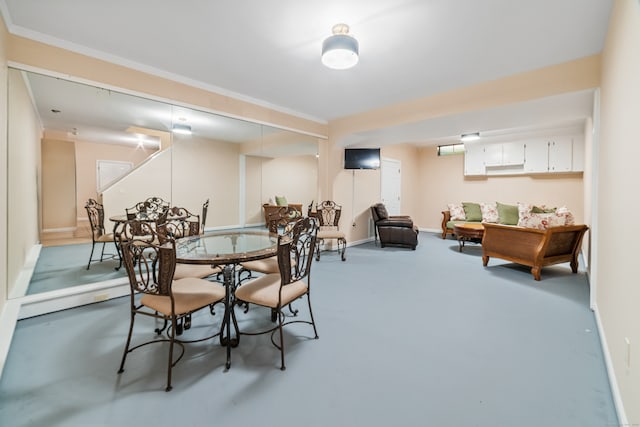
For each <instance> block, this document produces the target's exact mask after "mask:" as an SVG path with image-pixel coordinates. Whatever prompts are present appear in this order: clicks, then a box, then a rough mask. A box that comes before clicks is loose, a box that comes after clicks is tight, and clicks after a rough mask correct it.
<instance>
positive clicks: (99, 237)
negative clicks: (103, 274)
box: [84, 199, 114, 270]
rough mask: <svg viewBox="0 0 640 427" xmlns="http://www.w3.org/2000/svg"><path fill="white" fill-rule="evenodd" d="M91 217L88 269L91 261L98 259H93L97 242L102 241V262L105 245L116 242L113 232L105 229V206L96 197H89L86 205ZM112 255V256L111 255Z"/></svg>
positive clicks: (88, 214)
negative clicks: (106, 231)
mask: <svg viewBox="0 0 640 427" xmlns="http://www.w3.org/2000/svg"><path fill="white" fill-rule="evenodd" d="M84 208H85V209H86V210H87V216H88V217H89V224H90V225H91V254H90V255H89V262H88V263H87V270H89V268H90V267H91V262H93V261H98V260H97V259H96V260H94V259H93V251H94V249H95V247H96V243H102V251H101V253H100V262H102V260H103V259H104V247H105V245H106V244H107V243H109V242H111V243H114V240H113V233H105V229H104V207H103V206H102V205H101V204H100V203H98V202H97V201H96V200H94V199H89V200H88V201H87V204H86V205H85V206H84ZM110 257H112V256H111V255H110Z"/></svg>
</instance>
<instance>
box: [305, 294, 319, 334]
mask: <svg viewBox="0 0 640 427" xmlns="http://www.w3.org/2000/svg"><path fill="white" fill-rule="evenodd" d="M307 303H308V304H309V316H310V317H311V326H313V333H314V335H315V337H314V338H315V339H318V330H317V329H316V321H315V319H314V318H313V310H312V309H311V295H310V294H307Z"/></svg>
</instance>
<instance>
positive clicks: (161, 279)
mask: <svg viewBox="0 0 640 427" xmlns="http://www.w3.org/2000/svg"><path fill="white" fill-rule="evenodd" d="M136 222H137V223H136ZM140 229H141V230H143V232H144V234H143V235H144V236H150V237H149V238H146V237H144V238H141V237H139V236H136V234H137V230H140ZM122 235H123V236H126V239H125V238H123V240H122V243H121V247H122V256H123V259H124V265H125V267H126V270H127V276H128V277H129V285H130V290H131V293H130V295H131V299H130V301H131V321H130V325H129V334H128V336H127V342H126V345H125V348H124V353H123V355H122V362H121V363H120V369H119V370H118V373H122V372H123V371H124V365H125V361H126V358H127V355H128V354H129V353H131V352H132V351H134V350H136V349H138V348H140V347H142V346H145V345H147V344H152V343H160V342H168V343H169V359H168V366H167V386H166V388H165V390H166V391H170V390H171V388H172V386H171V371H172V368H173V367H174V366H175V365H176V363H178V362H179V361H180V359H181V358H182V356H183V355H184V343H188V342H196V341H202V340H204V339H209V338H212V337H215V336H217V335H219V333H216V334H214V335H213V336H211V337H207V338H203V339H198V340H192V341H185V340H182V341H181V340H178V339H176V335H180V334H181V333H182V331H183V329H188V327H189V326H190V325H188V324H186V323H187V319H190V316H191V314H192V313H194V312H196V311H198V310H201V309H203V308H205V307H209V306H212V305H214V304H217V303H219V302H221V301H224V298H225V288H224V286H222V285H220V284H218V283H213V282H209V281H207V280H204V279H197V278H184V279H178V280H175V279H174V271H175V267H176V252H175V251H176V249H175V242H174V241H173V240H171V239H169V240H166V241H165V242H164V243H162V244H157V243H155V242H158V241H159V240H160V239H159V236H158V235H157V234H156V231H155V230H154V229H153V227H151V225H150V224H148V223H145V222H138V221H135V220H134V221H128V222H126V223H125V224H124V227H123V230H122ZM140 295H142V296H141V297H139V296H140ZM136 315H144V316H150V317H153V318H156V319H160V320H163V321H164V326H163V327H162V328H158V329H156V330H155V332H156V336H155V337H154V338H152V339H150V340H148V341H145V342H143V343H141V344H137V345H135V346H132V344H131V339H132V335H133V325H134V321H135V318H136ZM168 323H170V325H169V328H168V329H167V338H159V337H160V336H161V334H162V332H163V331H164V329H165V328H166V326H167V324H168ZM176 344H177V345H179V346H180V347H181V352H180V356H178V358H177V359H176V360H174V358H173V347H174V345H176Z"/></svg>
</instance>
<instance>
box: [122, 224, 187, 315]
mask: <svg viewBox="0 0 640 427" xmlns="http://www.w3.org/2000/svg"><path fill="white" fill-rule="evenodd" d="M139 230H142V231H143V232H144V233H145V234H144V235H142V236H140V235H138V232H139ZM158 242H159V240H158V236H157V234H156V232H155V230H153V228H152V227H151V226H150V225H149V224H147V223H145V222H141V221H136V220H133V221H127V222H125V223H124V226H123V229H122V233H121V237H120V245H121V248H122V260H123V263H124V266H125V268H126V271H127V276H128V278H129V285H130V287H131V291H132V295H133V294H134V293H138V292H142V293H145V294H152V295H162V296H171V283H172V281H173V275H174V273H175V269H176V252H175V243H174V241H173V240H167V241H165V242H164V243H158ZM132 304H133V301H132Z"/></svg>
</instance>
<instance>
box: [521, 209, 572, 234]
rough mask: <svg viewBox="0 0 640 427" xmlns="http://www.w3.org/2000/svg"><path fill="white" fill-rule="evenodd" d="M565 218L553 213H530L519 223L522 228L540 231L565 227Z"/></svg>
mask: <svg viewBox="0 0 640 427" xmlns="http://www.w3.org/2000/svg"><path fill="white" fill-rule="evenodd" d="M564 221H565V219H564V217H563V216H560V215H556V214H555V212H551V213H531V212H530V213H529V214H527V215H524V217H522V218H521V219H520V221H519V222H518V225H519V226H521V227H527V228H536V229H538V230H546V229H547V228H549V227H558V226H561V225H564Z"/></svg>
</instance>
